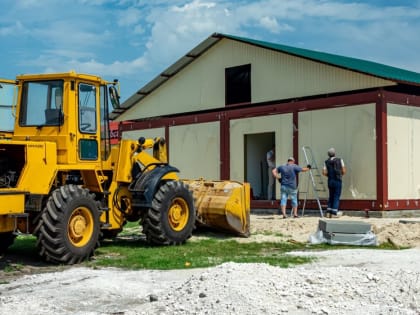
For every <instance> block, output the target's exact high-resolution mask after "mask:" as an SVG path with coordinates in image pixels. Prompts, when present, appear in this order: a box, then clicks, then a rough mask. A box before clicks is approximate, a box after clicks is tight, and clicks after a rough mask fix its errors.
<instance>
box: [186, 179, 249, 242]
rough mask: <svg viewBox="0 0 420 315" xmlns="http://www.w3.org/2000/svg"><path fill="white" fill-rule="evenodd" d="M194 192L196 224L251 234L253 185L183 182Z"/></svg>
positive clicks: (223, 182)
mask: <svg viewBox="0 0 420 315" xmlns="http://www.w3.org/2000/svg"><path fill="white" fill-rule="evenodd" d="M183 181H184V182H185V183H186V184H188V185H189V188H190V190H191V191H192V192H193V197H194V206H195V209H196V215H197V216H196V221H197V223H198V224H201V225H204V226H208V227H210V228H214V229H217V230H221V231H225V232H229V233H233V234H237V235H240V236H245V237H248V236H249V235H250V231H249V228H250V207H251V200H250V199H251V198H250V185H249V183H240V182H235V181H208V180H202V179H198V180H183Z"/></svg>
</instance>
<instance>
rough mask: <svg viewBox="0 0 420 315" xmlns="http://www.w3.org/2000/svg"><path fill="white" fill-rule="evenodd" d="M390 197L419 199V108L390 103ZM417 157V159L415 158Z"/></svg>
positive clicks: (388, 105) (388, 118)
mask: <svg viewBox="0 0 420 315" xmlns="http://www.w3.org/2000/svg"><path fill="white" fill-rule="evenodd" d="M387 112H388V117H387V121H388V141H387V142H388V183H389V184H388V198H389V199H390V200H392V199H418V198H420V163H419V159H418V157H419V156H420V108H418V107H413V106H407V105H395V104H387ZM416 157H417V158H416Z"/></svg>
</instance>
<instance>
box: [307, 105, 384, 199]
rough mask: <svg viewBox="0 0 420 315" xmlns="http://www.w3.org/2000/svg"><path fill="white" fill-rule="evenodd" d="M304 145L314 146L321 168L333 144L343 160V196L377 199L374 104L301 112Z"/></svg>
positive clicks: (343, 197)
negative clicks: (345, 170)
mask: <svg viewBox="0 0 420 315" xmlns="http://www.w3.org/2000/svg"><path fill="white" fill-rule="evenodd" d="M304 145H306V146H310V147H311V148H312V151H313V153H314V158H315V161H316V163H317V165H318V168H319V169H320V170H321V169H322V167H323V164H324V161H325V160H326V159H327V151H328V149H329V148H330V147H334V148H335V149H336V151H337V156H338V157H341V158H342V159H343V160H344V163H345V165H346V167H347V174H346V175H345V176H344V177H343V192H342V199H376V163H377V161H376V119H375V104H366V105H358V106H351V107H340V108H333V109H323V110H315V111H307V112H301V113H299V147H300V148H301V147H302V146H304ZM300 154H302V155H301V157H302V159H301V161H304V159H303V153H302V151H300ZM378 162H379V163H380V161H378ZM323 179H324V180H325V184H326V183H327V180H326V179H327V178H326V177H323Z"/></svg>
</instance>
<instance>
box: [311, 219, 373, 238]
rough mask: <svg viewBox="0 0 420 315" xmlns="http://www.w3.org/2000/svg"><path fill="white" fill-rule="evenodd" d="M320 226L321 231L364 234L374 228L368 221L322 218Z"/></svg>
mask: <svg viewBox="0 0 420 315" xmlns="http://www.w3.org/2000/svg"><path fill="white" fill-rule="evenodd" d="M318 226H319V229H320V230H321V231H325V232H328V233H348V234H364V233H368V232H370V231H371V229H372V226H371V224H369V223H367V222H361V221H341V220H334V219H331V220H328V219H320V220H319V223H318Z"/></svg>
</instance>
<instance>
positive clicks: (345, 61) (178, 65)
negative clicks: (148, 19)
mask: <svg viewBox="0 0 420 315" xmlns="http://www.w3.org/2000/svg"><path fill="white" fill-rule="evenodd" d="M223 38H227V39H231V40H235V41H240V42H243V43H247V44H251V45H255V46H259V47H262V48H266V49H271V50H276V51H279V52H283V53H287V54H290V55H294V56H297V57H301V58H306V59H310V60H313V61H316V62H322V63H325V64H329V65H333V66H336V67H340V68H343V69H348V70H351V71H357V72H360V73H365V74H369V75H373V76H376V77H380V78H383V79H388V80H393V81H397V82H401V83H407V84H414V85H420V73H416V72H412V71H408V70H404V69H400V68H395V67H391V66H387V65H384V64H380V63H376V62H372V61H367V60H362V59H356V58H351V57H345V56H340V55H334V54H329V53H324V52H319V51H315V50H308V49H303V48H297V47H291V46H286V45H280V44H275V43H270V42H264V41H259V40H255V39H250V38H245V37H239V36H233V35H228V34H220V33H214V34H212V35H211V36H209V37H208V38H207V39H205V40H204V41H202V42H201V43H200V44H198V45H197V46H196V47H194V48H193V49H192V50H191V51H189V52H188V53H187V54H186V55H184V56H183V57H181V58H180V59H178V60H177V61H176V62H175V63H173V64H172V65H170V66H169V67H168V68H167V69H165V70H164V71H163V72H162V73H161V74H160V75H158V76H156V77H155V78H154V79H153V80H152V81H150V82H149V83H147V84H146V85H144V86H143V87H142V88H140V90H138V91H137V92H136V93H135V94H133V95H132V96H131V97H129V98H128V99H127V100H126V101H124V102H123V103H122V104H121V108H120V109H116V110H114V111H113V112H112V113H111V114H110V118H111V119H117V118H118V116H120V115H121V114H122V113H123V112H125V111H126V110H127V109H129V108H131V107H132V106H134V105H135V104H137V103H138V102H139V101H140V100H141V99H143V98H144V97H146V96H147V95H148V94H150V93H151V92H153V91H154V90H155V89H157V88H158V87H159V86H160V85H162V84H163V83H165V82H166V81H167V80H169V79H170V78H171V77H172V76H174V75H175V74H177V73H178V72H180V71H181V70H182V69H183V68H184V67H186V66H188V65H189V64H190V63H191V62H193V61H194V60H195V59H196V58H198V57H200V56H201V55H202V54H203V53H204V52H205V51H207V50H208V49H209V48H210V47H212V46H213V45H214V44H216V43H217V42H218V41H220V40H222V39H223Z"/></svg>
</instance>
